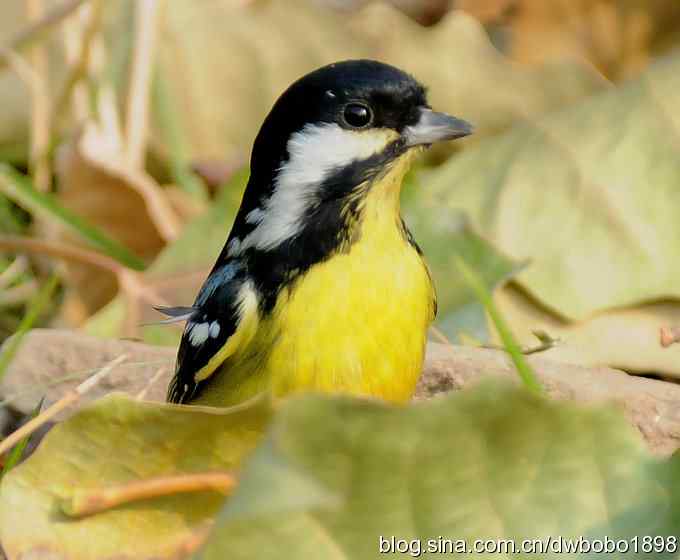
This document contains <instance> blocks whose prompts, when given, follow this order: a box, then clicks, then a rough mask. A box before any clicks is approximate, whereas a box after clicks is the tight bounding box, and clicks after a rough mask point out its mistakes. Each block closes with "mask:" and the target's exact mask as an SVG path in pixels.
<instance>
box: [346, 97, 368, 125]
mask: <svg viewBox="0 0 680 560" xmlns="http://www.w3.org/2000/svg"><path fill="white" fill-rule="evenodd" d="M343 117H344V119H345V122H346V123H347V124H348V125H349V126H351V127H352V128H365V127H367V126H368V125H369V124H371V121H372V120H373V113H372V112H371V109H370V108H369V107H367V106H366V105H362V104H361V103H350V104H349V105H347V106H346V107H345V112H344V113H343Z"/></svg>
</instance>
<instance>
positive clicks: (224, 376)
mask: <svg viewBox="0 0 680 560" xmlns="http://www.w3.org/2000/svg"><path fill="white" fill-rule="evenodd" d="M409 157H410V156H409ZM402 159H403V161H402V162H400V164H399V165H398V166H397V168H396V169H394V170H393V171H392V173H390V174H389V175H388V176H387V177H386V178H385V179H384V180H383V181H382V183H381V186H380V188H374V190H373V191H372V194H371V195H370V196H368V197H367V200H366V203H365V206H364V208H363V217H362V223H361V229H360V235H358V238H357V239H355V240H354V242H353V243H352V244H351V245H350V246H349V250H348V251H347V252H340V253H336V254H334V255H333V256H331V257H330V258H328V259H326V260H324V261H322V262H320V263H317V264H315V265H313V266H312V267H311V268H310V269H309V270H307V271H306V272H305V273H303V274H301V275H300V276H299V277H298V279H297V280H295V281H294V282H293V284H292V285H291V286H289V287H286V288H284V289H283V290H282V291H281V293H280V294H279V296H278V299H277V302H276V305H275V307H274V310H273V311H272V312H271V314H269V315H268V316H266V317H264V318H261V320H260V321H259V324H258V326H257V332H256V334H255V335H254V337H253V338H252V340H251V341H250V342H249V343H248V344H247V346H246V347H245V348H242V349H239V351H238V352H237V353H236V354H235V355H234V356H232V357H230V358H229V359H227V361H226V362H225V363H224V364H223V365H222V367H221V368H220V370H221V371H218V372H216V373H215V374H214V375H213V376H212V377H211V382H212V386H211V387H210V391H205V392H204V394H203V395H201V396H199V397H198V399H196V401H194V402H195V403H196V404H213V405H221V406H225V405H231V404H235V403H238V402H242V401H244V400H246V399H248V398H251V397H253V396H255V395H256V394H258V393H261V392H263V391H267V390H271V391H272V392H273V393H274V394H275V395H277V396H282V395H286V394H289V393H292V392H296V391H304V390H312V391H323V392H333V393H337V392H344V393H350V394H355V395H367V396H375V397H379V398H383V399H386V400H390V401H394V402H404V401H407V400H408V399H410V398H411V397H412V395H413V392H414V390H415V386H416V382H417V380H418V376H419V375H420V372H421V368H422V363H423V357H424V351H425V340H426V332H427V328H428V326H429V324H430V322H431V321H432V319H433V317H434V291H433V287H432V283H431V280H430V276H429V274H428V271H427V268H426V266H425V263H424V262H423V260H422V258H421V256H420V255H419V254H418V252H417V251H416V250H415V249H414V248H413V247H412V246H411V245H410V244H409V243H408V242H407V241H406V239H405V238H404V234H403V231H402V228H401V219H400V218H399V213H398V195H399V189H398V187H399V185H400V182H401V176H402V175H403V170H404V169H405V166H406V164H407V163H408V159H407V158H402Z"/></svg>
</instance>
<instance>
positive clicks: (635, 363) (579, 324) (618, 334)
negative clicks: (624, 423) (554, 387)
mask: <svg viewBox="0 0 680 560" xmlns="http://www.w3.org/2000/svg"><path fill="white" fill-rule="evenodd" d="M495 300H496V303H497V305H498V307H499V309H500V311H501V312H502V313H503V316H504V317H505V318H506V319H507V321H508V323H509V324H510V325H512V329H513V332H514V333H515V335H516V336H517V338H518V339H519V342H520V344H527V345H532V344H535V342H536V338H535V336H534V335H533V334H532V332H533V331H536V330H544V331H546V332H547V333H548V334H549V335H550V336H552V337H553V338H559V339H561V340H562V343H560V344H557V345H556V346H554V347H553V348H550V349H549V350H546V351H545V352H542V353H541V355H542V356H544V357H546V358H548V359H550V360H554V361H558V362H563V363H569V364H577V365H584V366H589V367H600V366H607V367H614V368H619V369H623V370H625V371H630V372H636V373H660V374H665V375H668V376H672V377H678V378H680V346H678V345H673V346H670V347H668V348H663V347H662V346H661V343H660V340H659V329H660V328H661V327H665V326H668V325H676V324H680V303H678V302H670V301H668V302H659V303H647V304H640V305H637V306H635V307H631V308H622V309H613V310H609V311H604V312H599V313H596V314H595V315H594V316H593V317H591V318H588V319H586V320H583V321H575V322H568V321H563V320H561V319H559V318H558V317H557V316H556V315H554V314H553V313H551V312H550V311H548V310H547V309H545V308H543V307H542V306H541V305H540V304H537V302H536V301H535V300H533V299H532V298H530V297H529V296H527V295H526V293H525V292H523V291H521V290H520V289H518V288H517V287H516V286H514V285H512V284H511V285H508V286H506V287H504V288H502V289H500V290H498V291H497V292H496V294H495ZM489 328H490V329H492V330H493V325H491V324H490V325H489ZM494 332H495V331H494ZM495 338H496V340H497V341H499V339H498V336H497V333H496V334H495Z"/></svg>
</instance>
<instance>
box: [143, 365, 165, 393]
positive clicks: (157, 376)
mask: <svg viewBox="0 0 680 560" xmlns="http://www.w3.org/2000/svg"><path fill="white" fill-rule="evenodd" d="M166 371H167V365H166V366H161V367H159V368H158V371H156V373H154V374H153V376H152V377H151V379H149V381H148V383H147V384H146V385H145V386H144V389H142V390H141V391H140V392H139V393H137V395H136V396H135V399H137V400H138V401H142V400H144V398H145V397H146V394H147V393H148V392H149V389H151V387H153V386H154V384H155V383H156V381H158V380H159V379H160V378H161V377H162V376H163V374H164V373H165V372H166Z"/></svg>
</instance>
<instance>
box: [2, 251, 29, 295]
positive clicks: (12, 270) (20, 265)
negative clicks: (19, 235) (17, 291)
mask: <svg viewBox="0 0 680 560" xmlns="http://www.w3.org/2000/svg"><path fill="white" fill-rule="evenodd" d="M27 270H28V259H27V258H26V257H24V256H23V255H19V256H17V257H16V258H15V259H14V260H13V261H12V263H11V264H10V265H9V266H8V267H7V268H6V269H5V270H3V271H2V272H0V290H6V289H7V288H9V287H10V286H11V285H12V284H13V283H14V282H15V281H16V280H18V279H19V277H20V276H21V275H22V274H23V273H24V272H26V271H27Z"/></svg>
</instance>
